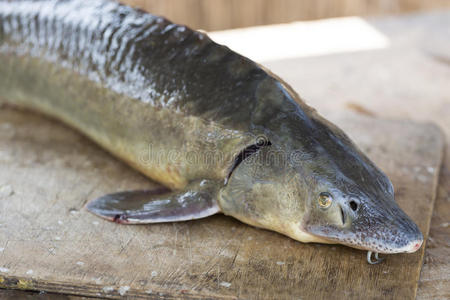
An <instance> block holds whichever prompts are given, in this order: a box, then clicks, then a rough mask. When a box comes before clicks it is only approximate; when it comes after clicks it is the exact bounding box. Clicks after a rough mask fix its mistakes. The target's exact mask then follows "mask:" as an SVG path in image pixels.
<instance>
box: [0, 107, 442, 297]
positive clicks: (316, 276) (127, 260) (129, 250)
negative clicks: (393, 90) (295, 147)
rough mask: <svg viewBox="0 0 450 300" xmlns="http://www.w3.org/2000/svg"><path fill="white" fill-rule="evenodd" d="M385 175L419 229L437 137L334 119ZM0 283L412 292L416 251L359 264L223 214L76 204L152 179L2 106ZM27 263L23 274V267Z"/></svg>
mask: <svg viewBox="0 0 450 300" xmlns="http://www.w3.org/2000/svg"><path fill="white" fill-rule="evenodd" d="M332 119H333V120H335V121H336V122H337V123H338V124H339V125H340V126H341V127H343V129H344V130H346V131H347V132H348V133H349V134H350V136H351V137H352V138H354V139H355V140H356V142H357V143H358V144H359V145H360V146H361V147H362V148H363V150H364V151H366V152H367V153H368V155H369V156H370V157H371V158H373V159H374V160H375V162H377V163H378V164H379V165H380V166H381V167H382V168H383V169H384V170H385V171H386V172H387V173H388V175H389V176H390V177H391V179H392V181H393V183H394V186H395V188H396V194H397V200H398V202H399V205H400V206H401V207H402V208H403V209H404V210H405V211H406V212H407V213H408V214H409V215H410V216H411V217H412V219H413V220H415V221H416V222H417V223H418V225H419V227H420V229H421V230H422V232H423V233H424V235H425V236H427V233H428V229H429V222H430V218H431V213H432V207H433V201H434V194H435V189H436V184H437V179H438V170H439V166H440V162H441V158H442V156H441V154H442V147H443V140H442V135H441V133H440V131H439V130H438V129H437V128H436V127H435V126H434V125H430V124H417V123H412V122H401V121H386V120H377V119H372V118H365V117H364V118H363V117H358V116H355V115H348V114H345V115H336V116H333V117H332ZM0 140H1V143H0V166H1V168H0V191H1V192H0V224H1V225H0V247H1V248H3V249H2V251H1V253H0V268H1V269H0V272H1V273H0V286H1V287H5V288H15V289H26V290H45V291H48V292H62V293H67V294H76V295H86V296H102V297H112V298H118V297H120V296H121V295H126V296H139V297H145V296H152V297H160V296H164V297H166V298H177V297H181V296H182V297H186V298H203V297H209V298H224V299H228V298H248V299H262V298H266V299H269V298H278V299H283V298H299V297H301V298H306V299H312V298H314V299H316V298H330V297H347V298H361V297H364V298H406V299H412V298H414V296H415V293H416V289H417V281H418V278H419V272H420V268H421V265H422V258H423V253H424V250H423V249H424V247H422V248H421V250H420V251H418V252H416V253H414V254H398V255H390V256H388V257H387V261H386V262H385V263H383V264H381V265H376V266H372V265H368V264H367V263H366V258H365V254H366V253H365V252H362V251H359V250H354V249H351V248H347V247H342V246H330V245H318V244H302V243H299V242H296V241H294V240H291V239H289V238H287V237H284V236H282V235H279V234H277V233H274V232H269V231H265V230H260V229H257V228H253V227H250V226H248V225H245V224H242V223H240V222H239V221H237V220H234V219H232V218H229V217H225V216H221V215H220V216H214V217H211V218H207V219H203V220H197V221H191V222H184V223H171V224H160V225H152V226H123V225H117V224H114V223H110V222H107V221H104V220H101V219H98V218H96V217H95V216H93V215H91V214H89V213H88V212H87V211H86V210H85V209H83V205H84V204H85V202H86V201H87V200H88V199H92V198H95V197H97V196H100V195H102V194H104V193H109V192H114V191H120V190H126V189H135V188H144V187H152V186H154V184H153V183H151V182H150V181H149V180H147V179H146V178H144V177H143V176H142V175H140V174H138V173H136V172H135V171H133V170H132V169H130V168H129V167H127V166H126V165H124V164H123V163H121V162H119V161H118V160H116V159H114V158H113V157H111V156H109V155H108V154H107V153H106V152H104V151H103V150H101V149H99V148H98V147H97V146H95V145H93V144H92V143H91V142H90V141H88V140H87V139H85V138H84V137H82V136H81V135H79V134H78V133H76V132H74V131H73V130H71V129H69V128H66V127H65V126H63V125H61V124H60V123H57V122H54V121H51V120H49V119H46V118H44V117H42V116H38V115H34V114H31V113H27V112H19V111H15V110H12V109H10V108H7V107H4V108H2V109H1V110H0ZM31 270H32V271H31Z"/></svg>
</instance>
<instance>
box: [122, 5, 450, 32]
mask: <svg viewBox="0 0 450 300" xmlns="http://www.w3.org/2000/svg"><path fill="white" fill-rule="evenodd" d="M122 2H123V3H127V4H129V5H133V6H136V7H139V8H143V9H144V10H146V11H149V12H151V13H153V14H158V15H162V16H166V17H167V18H169V19H171V20H173V21H174V22H177V23H181V24H186V25H188V26H191V27H193V28H195V29H199V28H200V29H204V30H223V29H229V28H239V27H247V26H256V25H267V24H276V23H289V22H294V21H299V20H315V19H322V18H331V17H342V16H355V15H380V14H385V15H386V14H389V15H392V14H398V13H405V12H411V11H423V10H430V9H438V8H445V7H447V8H448V7H450V3H449V1H447V0H427V1H422V0H391V1H382V0H377V1H373V0H364V1H361V0H334V1H328V0H302V1H298V0H246V1H242V0H183V1H180V0H122Z"/></svg>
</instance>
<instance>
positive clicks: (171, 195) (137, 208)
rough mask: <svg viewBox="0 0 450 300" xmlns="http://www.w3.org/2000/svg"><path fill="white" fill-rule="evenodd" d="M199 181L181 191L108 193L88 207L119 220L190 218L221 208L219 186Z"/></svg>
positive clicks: (178, 219)
mask: <svg viewBox="0 0 450 300" xmlns="http://www.w3.org/2000/svg"><path fill="white" fill-rule="evenodd" d="M200 185H201V184H200ZM200 185H199V184H194V185H192V186H190V187H188V188H187V189H186V190H184V191H181V192H175V191H170V190H168V189H164V188H163V189H156V190H136V191H124V192H119V193H114V194H107V195H104V196H102V197H100V198H97V199H95V200H92V201H90V202H89V203H88V204H87V205H86V208H87V209H88V210H89V211H90V212H92V213H94V214H95V215H97V216H100V217H102V218H105V219H107V220H110V221H113V222H116V223H120V224H149V223H163V222H178V221H187V220H194V219H200V218H205V217H208V216H211V215H214V214H216V213H218V212H220V208H219V206H218V205H217V202H216V194H217V193H215V192H214V191H215V190H216V189H211V188H201V189H200V188H199V187H200Z"/></svg>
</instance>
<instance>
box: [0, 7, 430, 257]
mask: <svg viewBox="0 0 450 300" xmlns="http://www.w3.org/2000/svg"><path fill="white" fill-rule="evenodd" d="M0 74H2V77H3V78H4V79H3V80H1V81H0V93H1V95H2V97H3V98H6V99H8V101H9V102H11V103H13V104H15V105H18V106H23V107H27V108H31V109H35V110H37V111H40V112H43V113H46V114H48V115H50V116H52V117H55V118H57V119H59V120H61V121H63V122H65V123H67V124H69V125H70V126H72V127H74V128H76V129H78V130H79V131H81V132H82V133H84V134H85V135H87V136H88V137H90V138H91V139H92V140H94V141H95V142H96V143H98V144H99V145H101V146H102V147H103V148H105V149H107V150H108V151H110V152H111V153H112V154H114V155H116V156H117V157H119V158H121V159H123V160H124V161H126V162H127V163H128V164H130V165H131V166H133V167H134V168H136V169H137V170H139V171H141V172H142V173H143V174H145V175H147V176H148V177H150V178H152V179H154V180H156V181H158V182H160V183H162V184H163V185H165V186H167V187H169V188H171V189H173V190H180V191H181V190H183V189H184V188H185V187H186V186H187V185H188V184H189V183H190V182H192V181H195V180H199V179H208V180H213V181H217V182H220V184H219V185H220V186H219V192H218V194H217V202H218V205H219V206H220V208H221V210H222V212H223V213H225V214H227V215H231V216H233V217H236V218H238V219H239V220H241V221H243V222H246V223H248V224H251V225H254V226H258V227H263V228H268V229H272V230H275V231H278V232H280V233H283V234H286V235H288V236H290V237H292V238H294V239H297V240H300V241H303V242H324V243H341V244H345V245H348V246H351V247H355V248H359V249H365V250H372V251H377V252H381V253H396V252H410V251H412V250H411V249H413V250H417V249H415V248H416V247H415V246H414V247H413V246H411V245H413V244H414V245H416V244H417V243H419V242H420V244H421V243H422V239H423V237H422V235H421V233H420V231H419V229H418V228H417V226H416V225H415V224H414V222H412V221H411V220H410V219H409V218H408V216H406V214H405V213H404V212H403V211H402V210H401V209H400V208H399V207H398V205H397V204H396V203H395V201H394V190H393V187H392V184H391V182H390V181H389V179H388V178H387V176H386V175H385V174H384V173H383V172H382V171H381V170H379V169H378V168H377V167H376V166H375V165H374V164H373V163H372V162H371V161H370V160H369V159H368V158H367V157H366V156H365V155H364V154H363V153H362V152H361V151H360V150H359V149H358V148H357V147H356V146H355V145H354V144H353V142H352V141H351V140H350V139H349V138H348V137H347V136H346V135H345V133H343V132H342V131H341V130H340V129H339V128H337V127H336V126H335V125H333V124H331V123H330V122H328V121H326V120H325V119H323V118H322V117H321V116H320V115H319V114H317V112H316V111H315V110H314V109H312V108H310V107H309V106H307V105H306V104H305V103H304V102H303V101H302V100H301V98H300V97H299V96H298V95H297V94H296V93H295V92H294V91H293V90H292V88H290V87H289V86H288V85H287V84H286V83H284V82H283V81H282V80H281V79H280V78H278V77H277V76H276V75H274V74H272V73H271V72H270V71H268V70H265V69H264V68H263V67H261V66H259V65H258V64H256V63H255V62H252V61H251V60H249V59H247V58H245V57H243V56H241V55H239V54H237V53H235V52H233V51H231V50H229V49H228V48H227V47H225V46H221V45H218V44H216V43H214V42H213V41H211V40H210V39H209V38H208V36H207V35H206V34H204V33H201V32H197V31H193V30H191V29H189V28H187V27H186V26H182V25H176V24H173V23H171V22H170V21H168V20H166V19H164V18H162V17H157V16H153V15H150V14H148V13H145V12H143V11H140V10H137V9H133V8H130V7H127V6H124V5H121V4H118V3H116V2H109V1H105V0H94V1H76V0H67V1H50V0H41V1H14V4H13V2H10V1H0ZM258 139H263V140H264V141H270V146H268V145H266V146H267V147H262V148H261V149H260V151H258V152H257V153H256V154H255V155H252V157H253V158H260V159H262V160H263V161H268V163H267V164H258V163H248V164H247V163H245V164H244V163H241V164H240V165H239V166H237V167H236V169H235V170H234V171H233V173H231V175H230V170H231V168H232V165H233V162H234V158H235V157H236V156H237V155H238V153H240V152H241V151H242V150H243V149H245V148H246V147H249V146H251V145H253V144H255V143H256V142H257V141H258ZM273 152H275V153H277V154H279V155H280V157H281V158H280V160H281V162H280V161H277V162H275V161H273V158H271V155H272V154H273ZM173 153H175V154H176V153H178V156H176V155H175V156H174V157H172V156H171V155H172V154H173ZM189 153H192V154H194V156H195V154H197V155H199V157H197V158H198V160H196V161H195V163H192V161H190V159H189V157H188V155H187V154H189ZM154 154H157V157H155V155H154ZM205 154H211V155H213V158H211V159H207V158H206V157H207V155H205ZM216 154H219V157H215V155H216ZM294 158H295V159H294ZM228 177H229V178H228ZM227 179H228V180H227ZM324 191H326V192H330V193H331V194H332V195H333V204H332V206H331V207H330V208H329V209H327V210H323V209H321V208H319V207H318V206H317V202H316V200H317V196H318V195H319V194H320V193H321V192H324ZM351 201H355V203H357V205H358V209H357V210H356V211H353V210H352V209H351V207H350V206H349V205H350V204H349V203H350V202H351ZM341 220H342V222H341ZM419 246H420V245H419Z"/></svg>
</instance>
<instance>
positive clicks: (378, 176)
mask: <svg viewBox="0 0 450 300" xmlns="http://www.w3.org/2000/svg"><path fill="white" fill-rule="evenodd" d="M312 122H314V133H313V134H312V138H311V139H310V141H309V142H308V143H307V145H305V143H300V144H299V143H297V145H300V149H301V151H302V153H303V152H304V153H307V155H306V157H307V158H308V159H306V160H305V159H301V160H299V161H298V162H293V167H294V168H295V169H296V170H300V171H301V174H303V182H302V183H301V184H300V185H301V186H302V189H307V190H309V194H308V198H307V199H306V201H305V205H306V211H305V214H304V216H303V219H302V224H301V230H302V231H305V232H307V233H309V234H311V235H313V236H316V237H319V238H321V239H324V240H326V241H327V242H330V243H339V244H343V245H347V246H350V247H353V248H358V249H362V250H368V251H373V252H377V253H404V252H406V253H411V252H415V251H417V250H418V249H419V248H420V246H421V245H422V243H423V236H422V233H421V231H420V230H419V228H418V226H417V225H416V224H415V223H414V222H413V221H412V220H411V219H410V218H409V217H408V216H407V214H406V213H405V212H404V211H403V210H402V209H401V208H400V207H399V206H398V204H397V202H396V201H395V196H394V187H393V185H392V183H391V181H390V180H389V178H388V177H387V176H386V174H385V173H384V172H383V171H381V170H380V169H379V168H378V167H377V166H376V165H375V164H374V163H373V162H372V161H371V160H370V159H369V158H368V157H367V156H366V155H365V154H364V153H363V152H362V151H361V150H359V148H358V147H357V146H356V145H355V144H354V143H353V142H352V141H351V140H350V138H349V137H348V136H347V135H346V134H345V133H344V132H343V131H342V130H341V129H340V128H338V127H337V126H335V125H334V124H332V123H330V122H328V121H326V120H325V119H323V118H321V117H320V116H319V115H318V114H314V115H313V118H312Z"/></svg>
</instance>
